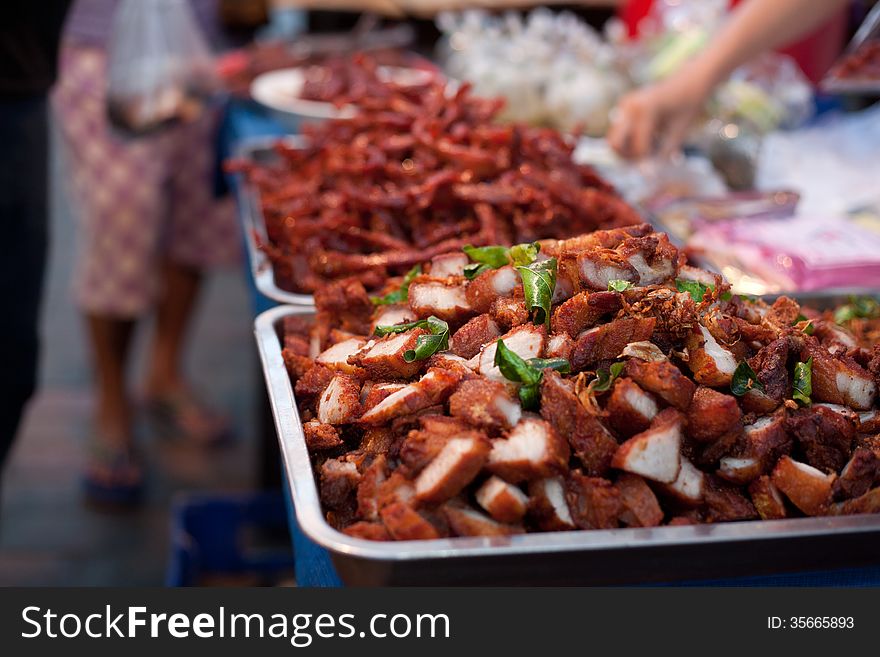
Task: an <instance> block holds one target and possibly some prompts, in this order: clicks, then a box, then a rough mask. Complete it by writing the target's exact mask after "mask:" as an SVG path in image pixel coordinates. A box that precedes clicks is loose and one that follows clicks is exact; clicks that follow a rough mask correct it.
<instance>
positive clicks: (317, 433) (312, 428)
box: [303, 420, 344, 452]
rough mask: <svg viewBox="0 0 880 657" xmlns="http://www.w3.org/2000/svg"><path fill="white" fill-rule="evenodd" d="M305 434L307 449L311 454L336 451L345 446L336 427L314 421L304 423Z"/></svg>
mask: <svg viewBox="0 0 880 657" xmlns="http://www.w3.org/2000/svg"><path fill="white" fill-rule="evenodd" d="M303 433H304V434H305V437H306V447H308V448H309V451H310V452H321V451H325V450H328V449H336V448H337V447H342V445H343V444H344V443H343V442H342V438H340V437H339V432H338V431H337V430H336V427H334V426H332V425H330V424H323V423H321V422H316V421H315V420H312V421H310V422H305V423H303Z"/></svg>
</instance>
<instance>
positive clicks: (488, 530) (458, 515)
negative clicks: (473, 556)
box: [442, 504, 524, 536]
mask: <svg viewBox="0 0 880 657" xmlns="http://www.w3.org/2000/svg"><path fill="white" fill-rule="evenodd" d="M442 510H443V514H444V515H445V516H446V520H447V521H448V522H449V527H450V529H451V530H452V533H453V534H455V535H456V536H512V535H514V534H522V533H523V531H524V530H523V528H522V527H521V526H519V525H507V524H503V523H500V522H495V521H494V520H492V519H491V518H489V517H487V516H485V515H483V514H482V513H480V512H479V511H476V510H474V509H471V508H469V507H461V506H459V505H454V504H445V505H444V506H443V507H442Z"/></svg>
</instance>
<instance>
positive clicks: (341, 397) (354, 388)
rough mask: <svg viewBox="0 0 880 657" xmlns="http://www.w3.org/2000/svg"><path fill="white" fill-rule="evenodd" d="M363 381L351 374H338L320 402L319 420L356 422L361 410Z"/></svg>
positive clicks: (331, 422) (325, 421)
mask: <svg viewBox="0 0 880 657" xmlns="http://www.w3.org/2000/svg"><path fill="white" fill-rule="evenodd" d="M360 396H361V383H360V381H359V380H358V379H357V378H355V377H353V376H351V375H350V374H337V375H335V376H334V377H333V378H332V379H331V380H330V383H329V384H328V385H327V387H326V388H325V389H324V392H323V393H322V394H321V399H320V401H319V402H318V420H319V421H320V422H323V423H324V424H348V423H350V422H354V421H355V420H356V419H357V417H358V415H360V411H361V399H360Z"/></svg>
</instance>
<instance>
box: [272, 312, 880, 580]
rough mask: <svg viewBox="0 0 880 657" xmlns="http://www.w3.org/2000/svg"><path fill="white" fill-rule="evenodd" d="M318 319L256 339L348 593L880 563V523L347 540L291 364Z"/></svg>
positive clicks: (846, 520) (304, 502) (287, 461)
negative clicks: (284, 339)
mask: <svg viewBox="0 0 880 657" xmlns="http://www.w3.org/2000/svg"><path fill="white" fill-rule="evenodd" d="M311 312H312V311H311V310H309V309H306V308H292V307H283V306H282V307H278V308H274V309H272V310H269V311H267V312H265V313H263V314H262V315H260V316H259V317H258V318H257V320H256V325H255V332H256V338H257V344H258V346H259V351H260V357H261V359H262V363H263V370H264V374H265V377H266V385H267V387H268V390H269V397H270V401H271V405H272V410H273V413H274V416H275V425H276V428H277V431H278V440H279V441H280V444H281V453H282V458H283V460H284V467H285V471H286V474H287V478H288V481H289V483H290V491H291V495H292V497H293V505H294V508H295V511H296V519H297V522H298V523H299V525H300V527H301V529H302V530H303V532H304V533H305V534H306V535H307V536H308V537H309V538H311V539H312V540H313V541H315V542H316V543H318V544H319V545H321V546H323V547H324V548H326V549H327V550H329V552H330V554H331V556H332V559H333V562H334V564H335V566H336V569H337V571H338V572H339V575H340V577H341V578H342V580H343V581H344V582H345V583H346V584H352V585H377V586H378V585H392V584H403V585H463V584H487V585H488V584H494V585H504V584H539V585H553V584H555V585H575V584H625V583H646V582H670V581H681V580H684V579H705V578H720V577H731V576H737V575H761V574H769V573H781V572H786V571H795V570H808V569H831V568H838V567H847V566H849V567H852V566H859V565H866V564H871V563H873V564H876V563H878V561H880V556H878V552H877V546H878V544H880V543H878V541H880V515H870V516H868V515H865V516H849V517H827V518H796V519H790V520H777V521H751V522H737V523H723V524H716V525H693V526H686V527H653V528H639V529H613V530H594V531H573V532H548V533H536V534H525V535H520V536H513V537H504V538H448V539H440V540H432V541H402V542H387V543H386V542H374V541H366V540H362V539H357V538H352V537H350V536H347V535H345V534H343V533H341V532H339V531H337V530H335V529H333V528H332V527H331V526H330V525H329V524H327V522H326V520H325V519H324V513H323V511H322V509H321V503H320V499H319V496H318V488H317V485H316V483H315V477H314V474H313V471H312V464H311V460H310V458H309V454H308V450H307V448H306V444H305V439H304V436H303V432H302V423H301V422H300V418H299V413H298V411H297V406H296V401H295V399H294V395H293V388H292V386H291V383H290V377H289V376H288V374H287V371H286V369H285V366H284V359H283V358H282V355H281V341H280V328H281V322H282V320H283V319H284V317H286V316H288V315H307V314H309V313H311Z"/></svg>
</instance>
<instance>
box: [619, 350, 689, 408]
mask: <svg viewBox="0 0 880 657" xmlns="http://www.w3.org/2000/svg"><path fill="white" fill-rule="evenodd" d="M624 372H625V373H626V376H628V377H630V378H631V379H632V380H633V381H635V382H636V383H638V384H639V387H640V388H642V389H643V390H647V391H648V392H650V393H652V394H654V395H657V396H658V397H659V398H660V399H662V400H663V401H665V402H666V403H667V404H669V405H670V406H674V407H675V408H677V409H679V410H681V411H685V410H687V408H688V406H690V404H691V400H692V399H693V396H694V391H695V390H696V388H697V387H696V386H695V385H694V382H693V381H691V380H690V379H689V378H687V377H686V376H685V375H684V374H682V373H681V370H679V369H678V368H677V367H676V366H675V365H673V364H672V363H670V362H669V361H651V362H647V361H644V360H640V359H638V358H630V359H629V360H628V361H627V362H626V368H625V369H624Z"/></svg>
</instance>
